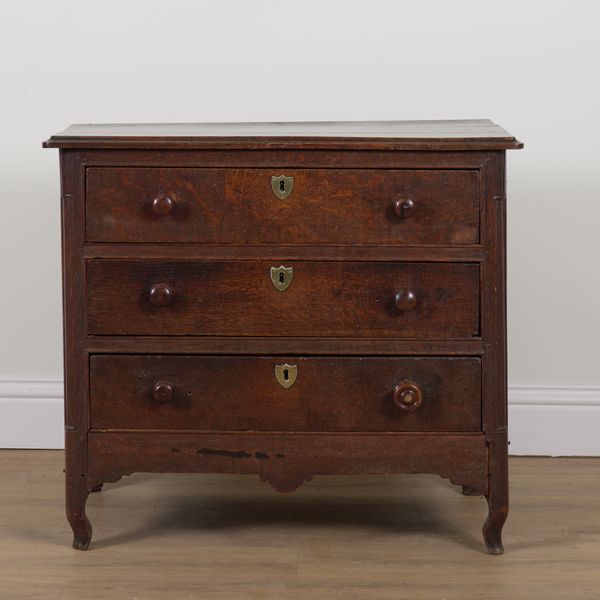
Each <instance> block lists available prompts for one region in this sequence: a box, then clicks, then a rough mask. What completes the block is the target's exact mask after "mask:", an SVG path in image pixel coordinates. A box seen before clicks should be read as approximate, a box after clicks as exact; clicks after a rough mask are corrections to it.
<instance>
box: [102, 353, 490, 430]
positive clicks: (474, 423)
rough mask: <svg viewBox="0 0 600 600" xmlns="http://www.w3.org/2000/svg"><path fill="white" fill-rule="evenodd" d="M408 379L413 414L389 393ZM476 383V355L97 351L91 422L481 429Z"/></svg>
mask: <svg viewBox="0 0 600 600" xmlns="http://www.w3.org/2000/svg"><path fill="white" fill-rule="evenodd" d="M285 364H290V365H292V366H293V367H295V368H296V369H297V379H296V381H295V382H294V383H293V385H292V386H291V387H290V388H288V389H285V388H283V387H282V386H281V385H280V384H279V383H278V382H277V380H276V378H275V365H285ZM407 379H408V380H411V381H414V382H415V383H416V385H417V386H418V387H419V388H420V390H421V393H422V396H423V399H422V403H421V406H419V407H418V410H414V411H413V412H406V411H404V410H401V409H399V408H398V406H396V405H395V404H394V399H393V394H394V389H395V387H396V386H397V385H398V384H399V383H400V382H401V381H403V380H407ZM479 381H481V368H480V361H479V359H475V358H340V357H335V358H316V357H311V358H306V357H289V356H280V357H247V356H238V357H231V356H228V357H209V356H153V355H136V356H122V355H119V356H112V355H100V356H92V358H91V364H90V402H91V427H92V429H166V430H185V429H188V430H193V429H201V430H206V431H223V430H232V431H235V430H238V431H244V430H253V431H286V430H288V431H457V432H458V431H477V432H478V431H481V394H480V392H479V389H478V382H479ZM158 383H162V388H164V389H163V390H162V391H163V395H162V396H161V395H159V396H158V397H156V395H155V394H153V390H154V388H155V386H156V385H157V384H158ZM169 386H170V387H169ZM160 389H161V386H160V385H159V390H160ZM169 389H170V390H171V391H170V392H167V390H169ZM324 393H325V394H326V400H325V399H324V397H323V394H324Z"/></svg>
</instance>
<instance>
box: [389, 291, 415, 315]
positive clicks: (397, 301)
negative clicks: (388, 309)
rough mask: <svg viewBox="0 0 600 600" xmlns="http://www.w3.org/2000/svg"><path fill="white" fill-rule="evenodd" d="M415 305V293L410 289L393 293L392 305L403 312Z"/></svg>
mask: <svg viewBox="0 0 600 600" xmlns="http://www.w3.org/2000/svg"><path fill="white" fill-rule="evenodd" d="M416 305H417V295H416V294H415V293H414V292H413V291H412V290H400V291H399V292H397V293H396V294H395V295H394V306H395V307H396V309H397V310H399V311H401V312H404V311H407V310H413V309H414V308H415V306H416Z"/></svg>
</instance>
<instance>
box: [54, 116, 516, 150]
mask: <svg viewBox="0 0 600 600" xmlns="http://www.w3.org/2000/svg"><path fill="white" fill-rule="evenodd" d="M44 145H45V147H46V148H57V147H60V148H187V149H193V148H202V147H205V148H211V149H217V148H244V149H256V148H268V147H277V148H302V149H313V148H333V149H337V150H341V149H344V150H345V149H354V150H358V149H364V148H368V149H372V150H375V149H382V148H383V149H388V150H393V149H400V150H414V149H427V150H480V149H486V150H497V149H508V148H521V147H522V144H521V143H520V142H519V141H518V140H516V139H515V138H514V137H513V136H512V135H510V134H509V133H508V132H507V131H505V130H504V129H502V128H501V127H498V125H496V124H495V123H492V122H491V121H490V120H488V119H478V120H475V119H469V120H454V121H356V122H313V123H139V124H138V123H128V124H111V125H109V124H106V125H71V126H70V127H69V128H68V129H66V130H65V131H63V132H61V133H58V134H56V135H54V136H52V137H51V138H50V139H49V140H48V141H46V142H45V144H44Z"/></svg>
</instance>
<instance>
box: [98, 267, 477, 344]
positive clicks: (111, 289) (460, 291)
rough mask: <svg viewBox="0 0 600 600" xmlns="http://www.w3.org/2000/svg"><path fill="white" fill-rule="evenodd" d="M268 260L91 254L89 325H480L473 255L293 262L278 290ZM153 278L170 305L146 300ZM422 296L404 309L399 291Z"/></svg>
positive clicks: (255, 332) (433, 329)
mask: <svg viewBox="0 0 600 600" xmlns="http://www.w3.org/2000/svg"><path fill="white" fill-rule="evenodd" d="M278 266H279V264H278V263H277V262H275V263H267V262H252V263H250V262H245V263H241V262H227V263H226V262H221V263H219V262H199V261H195V262H191V261H171V262H166V261H126V260H92V261H88V263H87V310H88V313H87V328H88V333H90V334H96V335H97V334H117V335H124V334H140V335H151V334H157V333H158V334H161V335H239V334H240V333H241V334H243V335H246V336H269V337H270V336H293V335H298V336H332V337H352V336H354V337H395V338H406V337H410V338H457V337H464V338H469V337H471V336H474V335H477V333H478V330H479V268H478V266H477V265H472V264H446V263H444V264H434V263H422V264H421V263H407V264H400V263H398V264H396V263H352V262H310V263H309V262H301V261H292V262H289V263H286V265H285V266H287V267H293V269H294V274H293V280H292V283H291V285H290V287H289V288H288V289H287V290H286V291H284V292H280V291H278V290H277V289H275V287H274V286H273V283H272V281H271V278H270V275H269V272H270V268H271V267H278ZM156 284H166V285H168V286H169V287H170V288H172V290H173V293H174V299H173V302H172V304H170V305H169V306H163V307H155V306H153V305H152V304H151V303H150V300H149V294H150V290H151V289H152V287H153V286H155V285H156ZM402 289H405V290H408V289H410V290H412V291H413V292H414V293H415V294H416V296H417V304H416V307H415V309H414V310H411V311H407V312H401V313H400V312H399V311H398V310H397V309H396V307H395V304H394V298H395V294H396V293H397V292H398V291H399V290H402Z"/></svg>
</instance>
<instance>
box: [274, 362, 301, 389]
mask: <svg viewBox="0 0 600 600" xmlns="http://www.w3.org/2000/svg"><path fill="white" fill-rule="evenodd" d="M275 379H277V383H278V384H279V385H280V386H281V387H282V388H285V389H286V390H287V389H288V388H291V387H292V386H293V385H294V383H296V379H298V367H297V366H296V365H288V364H287V363H285V364H283V365H275Z"/></svg>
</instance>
